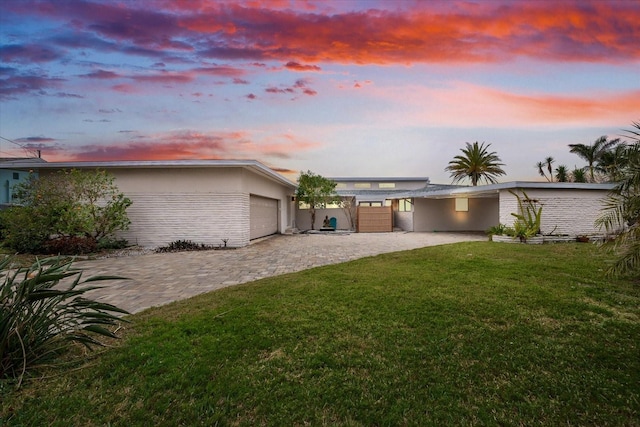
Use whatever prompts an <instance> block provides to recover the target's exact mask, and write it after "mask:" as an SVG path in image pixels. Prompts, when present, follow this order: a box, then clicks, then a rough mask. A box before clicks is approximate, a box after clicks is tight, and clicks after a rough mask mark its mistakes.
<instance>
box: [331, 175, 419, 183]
mask: <svg viewBox="0 0 640 427" xmlns="http://www.w3.org/2000/svg"><path fill="white" fill-rule="evenodd" d="M327 179H330V180H332V181H336V182H356V181H358V182H378V181H380V182H394V181H395V182H406V181H420V182H429V178H428V177H426V176H415V177H410V176H399V177H393V176H381V177H372V176H368V177H362V176H361V177H353V178H348V177H338V178H330V177H328V178H327Z"/></svg>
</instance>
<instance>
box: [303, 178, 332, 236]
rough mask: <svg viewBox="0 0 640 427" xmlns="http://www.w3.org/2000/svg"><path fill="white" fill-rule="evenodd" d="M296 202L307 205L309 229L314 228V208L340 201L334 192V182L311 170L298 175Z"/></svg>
mask: <svg viewBox="0 0 640 427" xmlns="http://www.w3.org/2000/svg"><path fill="white" fill-rule="evenodd" d="M296 200H297V201H298V203H305V204H307V205H308V206H309V214H310V215H311V229H312V230H315V222H316V209H318V208H321V207H325V206H326V205H327V204H329V203H336V202H339V201H340V197H339V196H338V195H337V194H336V183H335V182H334V181H332V180H330V179H328V178H324V177H323V176H320V175H316V174H314V173H313V172H311V171H307V172H301V173H300V176H299V177H298V189H297V190H296Z"/></svg>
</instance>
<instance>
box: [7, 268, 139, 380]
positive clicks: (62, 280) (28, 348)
mask: <svg viewBox="0 0 640 427" xmlns="http://www.w3.org/2000/svg"><path fill="white" fill-rule="evenodd" d="M72 263H73V259H63V258H60V257H52V258H45V259H43V260H37V261H36V262H35V263H33V264H32V265H31V266H30V267H18V268H12V259H11V258H10V257H5V258H4V259H3V260H2V261H0V279H3V281H2V288H0V379H1V378H16V379H18V383H17V386H18V387H19V386H20V383H21V382H22V378H23V377H24V375H25V373H26V372H27V371H28V370H29V369H31V368H35V367H37V366H39V365H43V364H45V363H50V362H52V361H53V360H54V359H56V357H57V356H59V355H60V354H61V353H62V352H63V351H64V350H65V349H68V348H69V346H70V344H71V343H73V342H77V343H80V344H82V345H84V346H86V347H87V348H89V349H91V348H93V346H101V345H103V343H101V342H100V341H99V340H98V336H103V337H111V338H117V336H116V335H115V334H114V333H113V332H112V331H111V330H110V329H108V328H109V327H110V326H114V325H116V324H117V323H118V322H120V321H126V320H123V319H120V318H119V317H118V314H120V315H122V314H128V313H127V311H125V310H122V309H120V308H118V307H115V306H113V305H111V304H106V303H102V302H97V301H94V300H91V299H88V298H85V297H84V296H83V295H84V294H86V293H87V292H89V291H90V290H92V289H97V288H99V286H91V285H90V286H85V284H87V283H92V282H98V281H104V280H112V279H124V278H122V277H116V276H94V277H90V278H88V279H86V280H82V281H81V278H82V271H81V270H80V269H75V268H72V266H71V265H72Z"/></svg>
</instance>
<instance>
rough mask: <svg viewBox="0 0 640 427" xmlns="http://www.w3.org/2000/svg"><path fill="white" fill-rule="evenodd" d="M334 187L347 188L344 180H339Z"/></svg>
mask: <svg viewBox="0 0 640 427" xmlns="http://www.w3.org/2000/svg"><path fill="white" fill-rule="evenodd" d="M336 188H347V184H345V183H344V182H339V183H337V184H336Z"/></svg>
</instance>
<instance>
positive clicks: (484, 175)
mask: <svg viewBox="0 0 640 427" xmlns="http://www.w3.org/2000/svg"><path fill="white" fill-rule="evenodd" d="M466 144H467V145H466V148H462V149H461V150H460V151H462V153H463V155H458V156H455V157H454V158H453V160H451V161H450V162H449V166H447V167H446V168H445V171H448V172H451V177H452V178H453V182H458V181H461V180H463V179H465V178H470V179H471V184H472V185H474V186H476V185H478V181H479V180H481V179H484V180H485V181H487V183H496V182H497V180H496V178H497V177H498V176H500V175H505V171H504V170H503V169H502V168H501V166H504V163H501V160H500V157H498V155H497V154H496V153H495V151H492V152H488V151H487V150H488V148H489V147H490V146H491V144H487V145H486V146H485V145H484V142H483V143H482V144H478V142H477V141H476V142H474V143H473V144H470V143H468V142H467V143H466Z"/></svg>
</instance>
